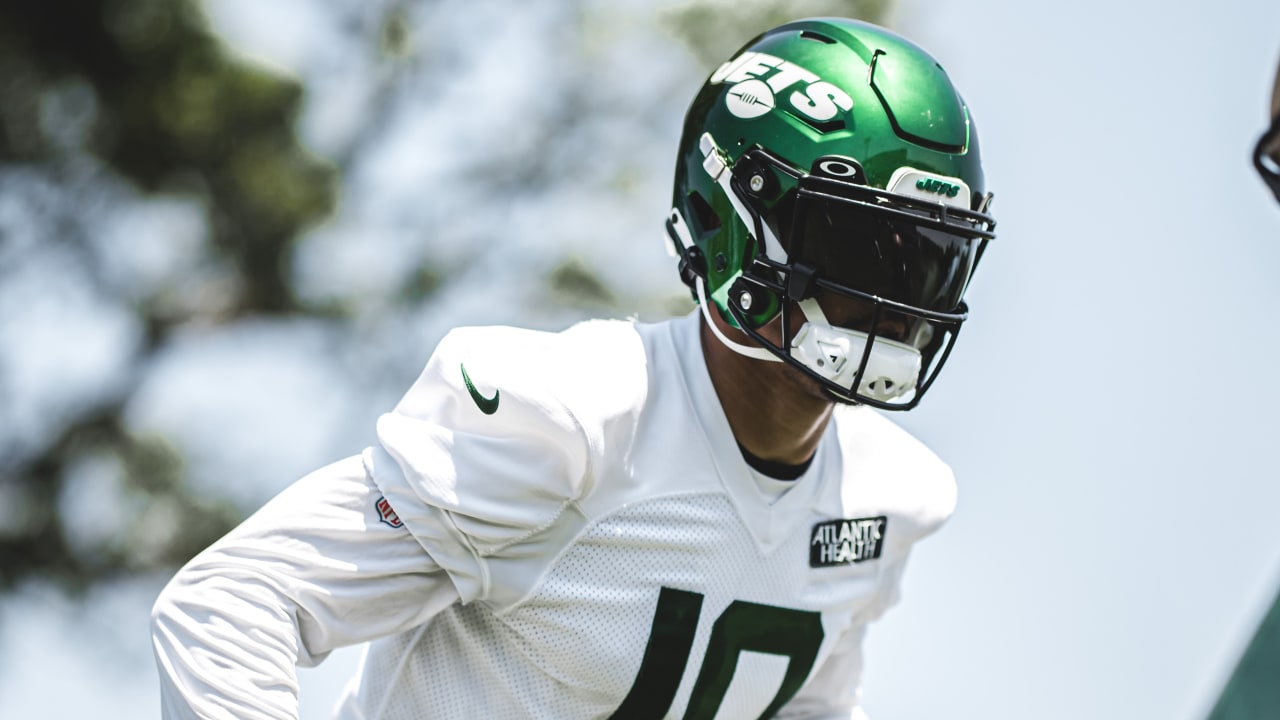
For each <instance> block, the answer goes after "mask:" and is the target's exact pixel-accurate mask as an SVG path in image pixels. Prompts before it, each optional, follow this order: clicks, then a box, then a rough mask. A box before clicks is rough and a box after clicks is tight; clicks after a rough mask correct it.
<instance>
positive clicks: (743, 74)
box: [711, 52, 853, 122]
mask: <svg viewBox="0 0 1280 720" xmlns="http://www.w3.org/2000/svg"><path fill="white" fill-rule="evenodd" d="M711 82H712V83H713V84H718V83H729V84H730V85H733V87H732V88H731V89H730V90H729V92H728V93H727V94H726V95H725V99H724V101H725V106H726V107H727V108H728V109H729V112H731V113H733V114H734V115H735V116H736V117H740V118H743V119H744V120H749V119H751V118H757V117H760V116H761V115H765V114H767V113H768V112H769V111H770V110H773V109H774V108H775V107H778V106H779V103H778V100H777V99H776V98H777V96H779V95H782V96H783V98H784V99H785V101H786V107H783V108H782V109H784V110H787V111H788V112H792V113H794V114H798V115H800V116H801V117H802V119H808V120H812V121H814V122H827V121H828V120H831V119H833V118H835V116H836V115H837V114H839V113H841V112H849V111H850V110H852V109H853V98H851V97H849V93H847V92H845V91H844V90H841V89H840V88H838V87H836V86H835V85H832V84H831V83H829V82H826V81H825V80H823V79H822V78H820V77H818V76H817V75H816V74H814V73H811V72H809V71H808V70H805V69H804V68H802V67H800V66H799V65H796V64H795V63H790V62H787V61H786V60H783V59H782V58H776V57H774V56H772V55H767V54H765V53H757V52H745V53H742V54H741V55H739V56H738V57H736V58H734V59H732V60H730V61H729V62H727V63H725V64H723V65H721V66H720V67H719V68H718V69H717V70H716V71H715V72H714V73H712V74H711ZM788 90H790V91H791V92H790V93H786V91H788ZM783 93H786V94H785V95H783Z"/></svg>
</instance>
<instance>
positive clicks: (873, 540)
mask: <svg viewBox="0 0 1280 720" xmlns="http://www.w3.org/2000/svg"><path fill="white" fill-rule="evenodd" d="M888 524H889V518H887V517H885V516H884V515H878V516H876V517H869V518H849V519H846V520H828V521H826V522H820V523H818V524H817V525H814V526H813V533H812V534H811V535H810V536H809V567H815V568H817V567H832V566H835V565H849V564H852V563H860V562H866V561H867V560H875V559H876V558H878V557H880V550H881V548H882V547H883V546H884V533H885V530H886V526H887V525H888Z"/></svg>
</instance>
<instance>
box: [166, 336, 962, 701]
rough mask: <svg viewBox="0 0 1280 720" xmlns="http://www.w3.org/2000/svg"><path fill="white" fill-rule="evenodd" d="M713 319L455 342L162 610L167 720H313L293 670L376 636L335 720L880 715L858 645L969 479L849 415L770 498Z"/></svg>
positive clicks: (887, 428) (183, 578) (201, 567)
mask: <svg viewBox="0 0 1280 720" xmlns="http://www.w3.org/2000/svg"><path fill="white" fill-rule="evenodd" d="M699 322H700V321H699V319H698V318H697V317H696V315H691V316H690V317H688V318H685V319H683V320H678V321H672V322H667V323H660V324H656V325H637V324H633V323H625V322H602V321H596V322H590V323H584V324H580V325H577V326H575V327H573V328H570V329H569V330H566V331H564V332H562V333H540V332H534V331H528V330H518V329H513V328H470V329H459V330H455V331H453V332H452V333H450V334H449V335H448V336H447V337H446V338H445V339H444V340H443V341H442V342H441V343H440V346H439V347H438V348H437V350H436V352H435V353H434V355H433V356H432V358H431V360H430V362H429V363H428V364H427V367H426V369H425V370H424V372H423V373H422V375H421V377H420V378H419V379H418V381H417V382H416V383H415V384H414V386H413V387H412V388H411V389H410V391H409V392H408V393H407V394H406V396H405V397H404V399H403V400H402V401H401V402H400V403H399V405H398V406H397V407H396V408H395V410H394V411H392V412H391V413H388V414H387V415H384V416H383V417H382V418H380V419H379V421H378V428H377V429H378V440H379V444H378V445H377V446H375V447H372V448H370V449H368V450H366V451H365V452H364V453H363V455H362V456H361V457H360V459H359V461H358V462H357V461H356V460H355V459H352V460H349V461H345V462H343V463H338V464H336V465H334V466H331V467H330V468H326V469H325V470H322V471H320V472H319V473H316V474H315V475H313V476H310V477H308V478H305V479H304V480H303V481H301V482H300V483H299V484H298V485H296V486H295V487H294V488H291V489H290V490H288V491H286V492H285V493H284V494H282V495H281V497H279V498H277V499H276V500H274V501H272V503H270V504H269V505H268V506H267V507H266V508H264V509H263V511H261V512H260V513H258V514H256V515H255V516H254V517H253V518H251V519H250V520H249V521H247V522H246V523H245V525H244V526H242V527H241V528H240V529H237V530H236V531H234V532H233V533H232V534H231V535H229V536H228V538H224V540H222V541H219V543H217V544H215V545H214V546H213V547H211V548H210V549H209V550H208V551H206V552H205V553H203V554H202V555H201V556H199V557H197V558H196V559H195V560H193V561H192V564H191V565H189V566H188V567H187V568H185V569H184V570H183V571H182V572H181V573H180V574H179V575H178V576H177V578H175V580H174V581H173V582H172V583H171V584H170V587H169V588H167V589H166V592H165V593H164V594H163V595H162V597H161V599H160V600H159V601H158V602H157V606H156V618H157V619H156V638H157V641H156V647H157V657H158V659H159V663H160V667H161V671H162V672H161V675H162V690H163V698H164V700H163V704H164V707H165V712H166V714H167V715H166V716H167V717H224V716H225V717H264V718H265V717H271V718H275V717H290V714H289V713H290V712H291V711H292V712H295V713H296V697H295V696H292V695H290V694H289V693H290V692H294V693H296V683H295V682H294V680H293V675H292V663H309V662H315V661H318V660H319V659H321V658H322V657H323V655H324V654H325V653H327V652H328V651H329V650H331V649H332V648H334V647H337V646H340V645H342V644H348V643H350V642H357V641H361V640H366V639H373V638H377V639H374V641H373V642H372V643H371V645H370V646H369V649H368V651H367V653H366V656H365V659H364V662H363V667H362V672H361V675H360V677H359V679H358V681H357V682H355V683H353V684H352V686H351V687H350V688H349V691H348V694H347V696H346V697H345V699H344V700H343V703H342V706H341V707H340V709H339V717H340V718H345V719H351V720H355V719H360V720H392V719H397V720H398V719H402V718H403V719H405V720H407V719H409V718H433V719H435V718H479V717H483V718H513V719H514V718H547V719H549V720H550V719H555V720H562V719H565V718H636V719H639V720H658V719H660V718H686V719H706V720H712V719H713V718H756V717H780V718H850V717H860V716H861V711H860V710H859V709H858V698H859V683H860V675H861V662H862V660H861V642H862V636H863V632H864V630H865V627H866V625H867V623H868V622H870V621H871V620H873V619H875V618H876V617H878V616H879V615H880V614H881V613H882V612H883V611H884V610H885V609H886V608H887V607H888V606H890V605H891V604H893V602H894V601H895V600H896V597H897V592H898V585H899V578H900V576H901V573H902V569H903V565H904V563H905V562H906V559H907V554H908V551H909V549H910V547H911V545H912V544H913V543H914V542H915V541H916V540H918V539H920V538H921V537H923V536H924V535H926V534H928V533H930V532H932V531H933V530H935V529H936V528H937V527H938V526H939V525H940V524H941V523H942V522H943V521H944V520H945V519H946V518H947V517H948V516H949V515H950V513H951V512H952V510H953V508H954V504H955V484H954V481H953V480H952V477H951V473H950V470H949V469H948V468H947V467H946V466H945V465H944V464H943V463H942V462H941V461H939V460H938V459H937V458H936V457H935V456H934V455H933V454H932V453H931V452H929V451H928V450H927V449H926V448H925V447H924V446H923V445H921V444H920V443H919V442H917V441H916V440H914V439H913V438H911V437H910V436H909V435H908V434H906V433H905V432H903V431H902V430H900V429H899V428H898V427H897V426H895V425H893V424H892V423H890V422H889V421H887V420H886V419H884V418H883V417H882V416H881V415H880V414H879V413H877V412H875V411H872V410H869V409H866V408H851V407H840V408H837V410H836V412H835V415H834V422H832V423H831V425H830V426H829V427H828V429H827V431H826V435H825V436H824V438H823V439H822V442H821V443H820V445H819V448H818V452H817V455H816V457H815V458H814V461H813V463H812V464H811V465H810V467H809V468H808V470H807V471H806V472H805V473H804V475H802V476H801V477H800V478H799V479H797V480H795V481H793V482H790V483H787V484H785V485H780V484H777V483H773V484H770V483H768V482H767V481H766V480H765V479H764V478H761V477H760V476H759V475H758V474H756V473H755V472H754V471H752V470H751V469H750V467H749V466H748V465H747V464H746V462H745V461H744V460H743V457H742V454H741V451H740V449H739V447H738V445H737V443H736V442H735V440H734V437H733V434H732V432H731V431H730V428H729V425H728V422H727V421H726V419H725V417H724V415H723V412H722V410H721V408H720V404H719V402H718V399H717V396H716V392H715V389H714V387H713V386H712V384H711V380H710V377H709V375H708V373H707V369H706V366H705V364H704V359H703V355H702V352H701V345H700V340H699V332H698V331H699V325H698V323H699ZM740 391H742V392H750V391H751V389H750V388H741V389H740ZM780 488H781V489H780ZM424 550H425V553H424V552H423V551H424ZM219 605H221V606H222V607H223V610H222V611H221V612H220V613H219V615H220V617H219V618H218V619H216V620H215V619H211V618H210V617H209V608H210V607H216V606H219ZM211 628H212V629H211ZM211 658H212V659H211ZM237 667H239V668H241V670H240V672H241V675H242V676H241V677H236V676H235V668H237ZM273 673H274V675H275V676H274V677H273V676H272V675H273ZM243 675H248V676H249V677H248V678H247V679H246V678H245V677H243ZM211 698H213V699H212V700H211ZM264 698H265V700H264ZM208 708H213V709H212V710H210V709H208ZM227 708H232V710H231V711H230V713H229V714H227V715H219V714H217V712H216V711H220V710H221V711H225V710H226V709H227ZM244 708H257V709H256V710H254V712H257V713H261V714H246V713H247V712H248V711H247V710H244ZM264 708H265V709H264ZM200 713H208V714H200Z"/></svg>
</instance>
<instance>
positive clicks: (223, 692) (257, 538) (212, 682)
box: [152, 457, 457, 720]
mask: <svg viewBox="0 0 1280 720" xmlns="http://www.w3.org/2000/svg"><path fill="white" fill-rule="evenodd" d="M379 498H380V492H379V491H378V489H377V487H376V485H374V484H373V482H372V481H371V480H370V478H369V477H368V473H367V472H366V469H365V464H364V463H363V462H362V461H361V458H360V457H352V458H349V459H347V460H344V461H341V462H339V463H335V464H334V465H330V466H328V467H326V468H323V469H321V470H319V471H317V472H315V473H313V474H311V475H309V476H307V477H305V478H303V479H302V480H300V481H298V482H297V483H295V484H294V485H293V486H291V487H290V488H288V489H286V490H285V491H284V492H283V493H281V494H280V495H279V496H277V497H276V498H275V499H273V500H272V501H271V502H269V503H268V504H267V505H265V506H264V507H263V508H262V509H261V510H260V511H258V512H257V513H255V514H254V515H253V516H252V517H250V518H249V519H248V520H246V521H245V522H244V523H243V524H242V525H240V526H239V527H238V528H236V529H235V530H233V531H232V532H231V533H229V534H228V535H227V536H226V537H224V538H222V539H221V540H219V541H218V542H216V543H215V544H213V545H212V546H210V547H209V548H208V549H207V550H205V551H204V552H202V553H200V554H199V555H198V556H196V557H195V558H194V559H192V560H191V562H190V563H188V564H187V565H186V566H185V567H184V568H183V569H182V570H181V571H179V572H178V574H177V575H176V576H175V577H174V578H173V580H172V581H170V583H169V584H168V586H167V587H166V588H165V589H164V591H163V592H162V593H161V595H160V597H159V599H158V600H157V601H156V603H155V607H154V609H153V613H152V632H153V645H154V649H155V655H156V661H157V664H158V667H159V671H160V686H161V707H162V716H163V717H165V718H233V717H234V718H244V719H250V720H255V719H259V718H272V719H274V718H296V717H297V713H298V709H297V708H298V701H297V692H298V685H297V677H296V672H295V667H296V666H297V665H302V666H310V665H314V664H316V663H318V662H320V661H321V660H323V659H324V657H325V656H326V655H327V654H328V653H329V652H330V651H332V650H333V649H335V648H337V647H341V646H344V645H351V644H355V643H359V642H363V641H366V640H369V639H372V638H375V637H380V636H384V635H388V634H392V633H395V632H397V631H400V630H403V629H406V628H409V627H412V626H415V625H418V624H421V623H422V622H425V621H426V620H427V619H429V618H430V617H431V616H432V615H433V614H435V613H437V612H439V610H440V609H442V608H444V607H446V606H448V605H449V604H451V603H452V602H454V601H455V600H456V599H457V591H456V589H455V588H454V585H453V583H452V582H451V581H450V580H449V578H448V576H447V575H446V574H445V573H443V572H442V571H440V569H439V567H438V566H437V565H436V564H435V562H434V561H433V560H432V559H431V557H430V556H429V555H428V554H427V553H426V552H425V551H424V550H423V548H422V546H421V545H420V544H419V543H418V542H417V541H416V540H415V539H414V537H413V536H412V535H411V534H410V533H409V532H407V531H406V530H405V529H404V528H403V527H394V526H393V524H395V520H394V518H391V523H388V522H383V521H382V515H380V514H379V511H378V507H377V503H378V500H379Z"/></svg>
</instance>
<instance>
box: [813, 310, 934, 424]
mask: <svg viewBox="0 0 1280 720" xmlns="http://www.w3.org/2000/svg"><path fill="white" fill-rule="evenodd" d="M799 304H800V312H802V313H804V316H805V319H806V320H807V322H806V323H805V324H804V325H803V326H801V328H800V331H799V332H797V333H796V335H795V337H794V338H793V339H792V340H791V357H793V358H795V359H796V360H798V361H800V363H801V364H803V365H804V366H805V367H807V368H809V369H810V370H812V371H814V372H815V373H817V374H819V375H821V376H822V377H824V378H826V379H828V380H830V381H832V382H834V383H836V384H837V385H839V386H840V387H843V388H845V389H846V390H851V391H852V390H853V382H854V380H855V379H857V377H858V368H859V366H860V365H861V359H862V354H863V352H864V351H865V350H866V347H867V340H868V339H869V337H870V336H869V335H868V334H867V333H864V332H860V331H858V330H849V329H846V328H840V327H833V326H832V325H831V323H830V322H829V321H828V320H827V316H826V314H825V313H823V312H822V307H821V306H820V305H819V304H818V301H817V300H816V299H814V298H807V299H805V300H801V301H800V303H799ZM920 364H921V356H920V351H919V350H917V349H916V348H914V347H912V346H910V345H907V344H906V343H900V342H897V341H896V340H890V339H888V338H882V337H877V338H876V339H875V342H874V343H873V344H872V346H871V354H870V355H869V356H868V357H867V363H866V369H864V370H863V371H862V382H861V383H859V385H858V388H857V394H859V395H862V396H864V397H869V398H871V399H873V400H880V401H885V402H887V401H891V400H896V399H898V398H900V397H902V396H903V395H906V394H907V393H909V392H911V391H912V390H915V387H916V381H917V380H918V378H919V377H920Z"/></svg>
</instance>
